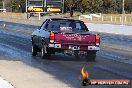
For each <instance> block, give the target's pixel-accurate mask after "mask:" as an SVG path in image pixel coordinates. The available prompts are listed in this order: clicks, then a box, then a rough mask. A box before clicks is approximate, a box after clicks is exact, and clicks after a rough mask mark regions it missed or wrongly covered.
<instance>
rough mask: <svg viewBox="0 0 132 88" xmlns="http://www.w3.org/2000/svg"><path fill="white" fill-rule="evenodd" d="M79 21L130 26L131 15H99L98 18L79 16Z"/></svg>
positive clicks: (131, 21)
mask: <svg viewBox="0 0 132 88" xmlns="http://www.w3.org/2000/svg"><path fill="white" fill-rule="evenodd" d="M79 19H80V20H85V21H88V22H101V23H115V24H131V25H132V14H129V15H123V16H122V15H121V14H120V15H101V16H100V17H95V16H91V17H89V15H85V16H84V15H81V16H79Z"/></svg>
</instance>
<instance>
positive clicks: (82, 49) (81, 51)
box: [32, 18, 100, 61]
mask: <svg viewBox="0 0 132 88" xmlns="http://www.w3.org/2000/svg"><path fill="white" fill-rule="evenodd" d="M99 45H100V36H99V35H96V34H91V33H90V32H89V30H88V28H87V27H86V25H85V24H84V22H83V21H80V20H73V19H65V18H49V19H46V20H45V21H44V22H43V24H42V25H41V26H40V28H39V29H37V30H36V31H34V32H33V33H32V55H33V56H36V55H37V53H38V52H41V55H42V57H43V58H46V57H49V56H50V55H51V54H55V52H60V53H64V54H67V55H74V56H75V57H80V56H82V55H84V56H85V57H86V58H87V59H88V60H92V61H94V60H95V58H96V52H97V51H99V49H100V48H99Z"/></svg>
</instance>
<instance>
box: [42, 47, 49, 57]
mask: <svg viewBox="0 0 132 88" xmlns="http://www.w3.org/2000/svg"><path fill="white" fill-rule="evenodd" d="M41 56H42V58H48V57H50V56H51V54H49V52H48V51H47V49H46V46H45V45H43V47H42V49H41Z"/></svg>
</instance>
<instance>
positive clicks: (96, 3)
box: [81, 0, 103, 13]
mask: <svg viewBox="0 0 132 88" xmlns="http://www.w3.org/2000/svg"><path fill="white" fill-rule="evenodd" d="M102 4H103V1H102V0H82V2H81V8H82V12H90V13H96V12H101V10H102V9H101V8H102Z"/></svg>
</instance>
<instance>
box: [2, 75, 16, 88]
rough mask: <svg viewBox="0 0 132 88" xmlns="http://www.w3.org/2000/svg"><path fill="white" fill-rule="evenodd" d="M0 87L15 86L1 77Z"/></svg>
mask: <svg viewBox="0 0 132 88" xmlns="http://www.w3.org/2000/svg"><path fill="white" fill-rule="evenodd" d="M0 88H14V87H13V86H12V85H11V84H10V83H9V82H7V81H6V80H4V79H2V78H1V77H0Z"/></svg>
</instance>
